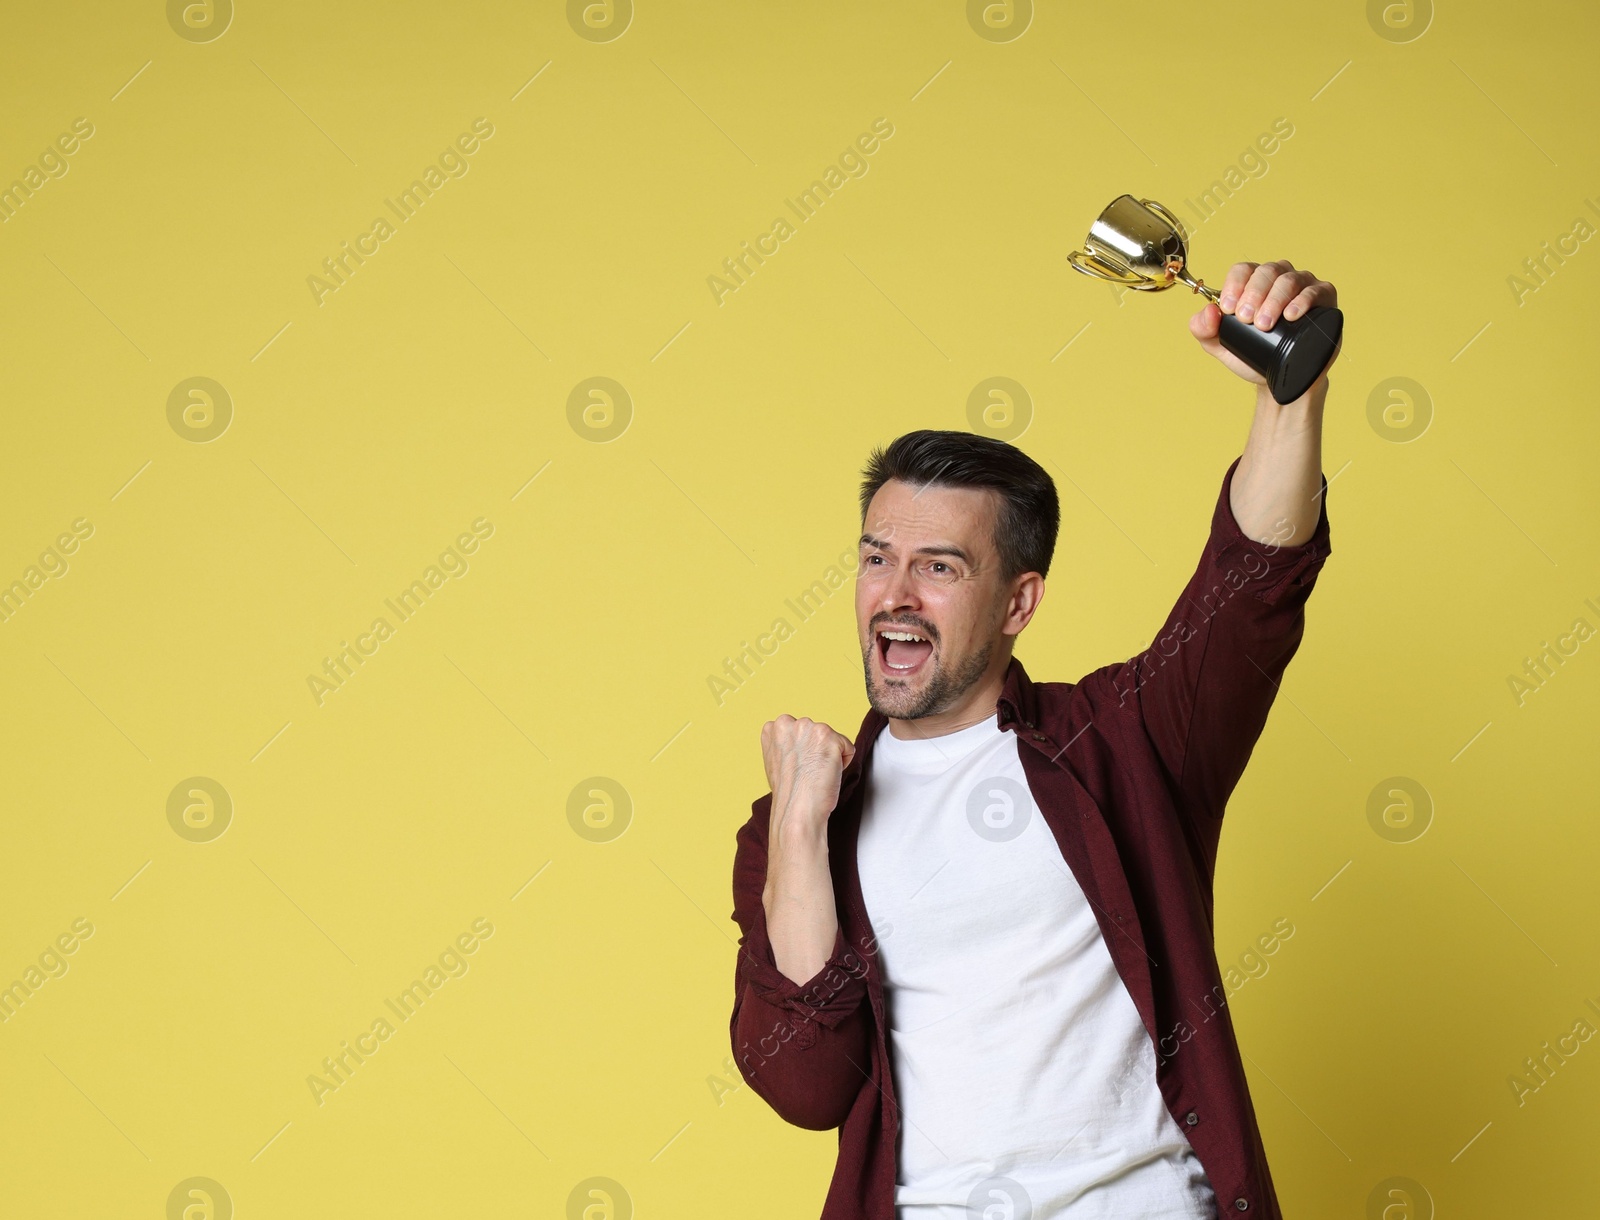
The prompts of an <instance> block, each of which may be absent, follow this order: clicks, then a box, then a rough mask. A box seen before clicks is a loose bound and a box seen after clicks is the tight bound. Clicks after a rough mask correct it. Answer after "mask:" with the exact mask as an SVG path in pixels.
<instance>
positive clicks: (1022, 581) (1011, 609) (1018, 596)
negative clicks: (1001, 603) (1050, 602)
mask: <svg viewBox="0 0 1600 1220" xmlns="http://www.w3.org/2000/svg"><path fill="white" fill-rule="evenodd" d="M1043 600H1044V577H1043V576H1040V575H1039V573H1037V572H1024V573H1023V574H1022V575H1021V576H1018V577H1017V578H1016V579H1015V580H1013V581H1012V582H1011V593H1010V595H1009V597H1008V598H1007V599H1006V607H1005V611H1006V616H1005V619H1004V621H1003V622H1002V623H1001V624H1000V634H1001V635H1013V636H1014V635H1021V634H1022V629H1023V628H1024V627H1026V626H1027V625H1028V624H1029V623H1030V622H1032V621H1033V615H1034V612H1035V611H1037V610H1038V609H1039V603H1040V602H1041V601H1043Z"/></svg>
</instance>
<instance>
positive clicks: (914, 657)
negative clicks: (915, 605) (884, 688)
mask: <svg viewBox="0 0 1600 1220" xmlns="http://www.w3.org/2000/svg"><path fill="white" fill-rule="evenodd" d="M932 655H933V642H932V641H931V640H930V639H929V638H928V637H927V636H925V635H923V634H922V633H921V632H920V631H915V630H913V629H911V628H908V627H880V628H879V629H878V660H879V662H880V664H881V665H882V667H883V671H884V673H886V674H889V675H890V676H891V677H896V678H909V677H911V676H913V675H914V674H916V673H917V672H918V671H919V670H920V669H921V668H922V667H923V665H924V664H925V663H926V662H927V660H928V658H929V657H931V656H932Z"/></svg>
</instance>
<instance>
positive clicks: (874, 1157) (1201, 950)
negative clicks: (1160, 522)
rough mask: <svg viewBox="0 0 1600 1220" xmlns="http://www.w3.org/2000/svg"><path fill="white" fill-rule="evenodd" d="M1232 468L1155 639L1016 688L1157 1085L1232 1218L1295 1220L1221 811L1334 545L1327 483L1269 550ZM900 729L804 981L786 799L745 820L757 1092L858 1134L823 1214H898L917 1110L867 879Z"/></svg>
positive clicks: (845, 1142) (1016, 670)
mask: <svg viewBox="0 0 1600 1220" xmlns="http://www.w3.org/2000/svg"><path fill="white" fill-rule="evenodd" d="M1238 464H1239V463H1238V459H1235V460H1234V462H1233V464H1232V465H1230V466H1229V467H1228V471H1227V474H1226V475H1224V476H1223V480H1222V492H1221V494H1220V495H1219V496H1218V498H1217V506H1216V511H1215V513H1214V514H1213V515H1212V519H1211V534H1210V537H1209V538H1208V539H1207V540H1206V546H1205V550H1204V551H1203V552H1202V553H1201V556H1200V563H1199V566H1198V567H1197V568H1196V569H1195V573H1194V575H1193V577H1191V578H1190V580H1189V583H1188V585H1187V586H1186V587H1185V588H1184V590H1183V593H1182V594H1181V595H1180V596H1179V598H1178V601H1177V604H1176V605H1175V606H1174V607H1173V609H1172V612H1171V614H1170V615H1168V617H1167V621H1166V623H1165V625H1164V626H1163V627H1162V629H1161V632H1160V634H1158V635H1157V636H1156V638H1155V641H1154V642H1153V643H1152V644H1151V646H1150V647H1149V648H1147V649H1145V650H1144V651H1143V652H1141V653H1140V654H1139V655H1137V656H1135V657H1132V658H1131V659H1129V660H1127V661H1123V662H1120V663H1118V664H1115V665H1108V666H1106V667H1105V668H1103V669H1097V670H1095V671H1094V672H1093V673H1091V674H1089V675H1087V676H1086V677H1085V678H1083V680H1082V681H1080V682H1078V683H1076V684H1074V683H1069V682H1040V683H1035V682H1032V681H1030V680H1029V678H1028V675H1027V673H1026V672H1025V671H1024V669H1023V668H1022V663H1021V662H1020V661H1017V660H1015V659H1013V660H1012V662H1011V665H1010V668H1009V669H1008V670H1007V671H1006V676H1005V686H1004V689H1003V690H1002V692H1001V694H1000V699H999V706H998V716H999V725H1000V728H1001V729H1003V730H1007V731H1009V732H1013V733H1016V734H1017V739H1018V747H1019V749H1018V752H1019V753H1020V755H1021V757H1022V768H1023V771H1024V773H1025V774H1026V775H1027V779H1028V787H1029V789H1030V790H1031V791H1032V793H1033V798H1034V801H1035V803H1036V804H1037V806H1038V808H1039V811H1040V813H1041V814H1042V815H1043V817H1044V819H1045V821H1046V823H1047V824H1048V825H1049V827H1050V830H1051V833H1052V834H1054V836H1055V840H1056V843H1057V844H1058V845H1059V846H1060V848H1061V854H1062V856H1063V858H1064V859H1065V860H1066V862H1067V864H1068V866H1069V867H1070V868H1071V869H1072V873H1073V876H1074V877H1076V878H1077V881H1078V884H1079V885H1080V886H1081V887H1082V889H1083V892H1084V895H1085V896H1086V897H1087V898H1088V900H1089V902H1090V904H1091V905H1092V906H1093V908H1094V912H1095V917H1096V919H1097V920H1098V922H1099V925H1100V932H1101V934H1102V935H1103V936H1104V937H1105V942H1106V947H1107V948H1108V949H1109V950H1110V951H1111V960H1112V961H1113V962H1114V963H1115V965H1116V968H1117V973H1118V974H1119V975H1121V977H1122V981H1123V983H1124V984H1125V985H1126V986H1127V988H1128V993H1129V995H1130V996H1131V997H1132V998H1133V1002H1134V1006H1135V1007H1136V1008H1137V1009H1138V1011H1139V1016H1140V1018H1141V1019H1142V1020H1143V1022H1144V1026H1145V1028H1146V1029H1147V1030H1148V1031H1149V1033H1150V1038H1151V1042H1152V1044H1153V1045H1154V1047H1155V1053H1156V1065H1157V1066H1156V1081H1157V1084H1158V1085H1159V1087H1160V1089H1161V1095H1162V1097H1163V1098H1164V1099H1165V1101H1166V1104H1167V1109H1168V1110H1169V1111H1170V1112H1171V1114H1172V1117H1173V1118H1174V1119H1175V1120H1176V1121H1177V1123H1178V1126H1179V1128H1180V1129H1181V1130H1182V1131H1183V1132H1184V1134H1185V1135H1187V1136H1188V1138H1189V1143H1190V1145H1191V1146H1192V1147H1193V1148H1194V1151H1195V1153H1196V1155H1197V1156H1198V1157H1199V1159H1200V1163H1201V1164H1202V1165H1203V1166H1204V1168H1205V1171H1206V1174H1207V1175H1208V1176H1209V1178H1210V1179H1211V1184H1212V1187H1213V1188H1214V1189H1215V1191H1216V1195H1217V1204H1218V1208H1219V1210H1220V1211H1221V1212H1222V1213H1223V1214H1233V1215H1239V1216H1246V1217H1249V1216H1255V1217H1259V1218H1260V1220H1281V1212H1280V1211H1279V1208H1278V1199H1277V1195H1276V1194H1275V1192H1274V1191H1273V1186H1272V1175H1271V1173H1270V1171H1269V1170H1268V1168H1267V1158H1266V1152H1265V1150H1264V1149H1263V1147H1262V1143H1261V1132H1260V1129H1259V1128H1258V1126H1257V1124H1256V1116H1255V1109H1254V1107H1253V1106H1252V1104H1251V1101H1250V1090H1249V1088H1248V1086H1247V1085H1246V1083H1245V1074H1244V1066H1243V1064H1242V1063H1241V1062H1240V1058H1239V1047H1238V1042H1237V1039H1236V1038H1235V1035H1234V1030H1233V1021H1232V1018H1231V1016H1230V1015H1229V1011H1228V1007H1227V992H1226V990H1225V989H1224V987H1223V984H1222V978H1221V974H1220V972H1219V970H1218V967H1217V959H1216V952H1215V949H1214V948H1213V935H1212V933H1213V929H1212V892H1211V883H1212V876H1213V873H1214V870H1215V866H1216V858H1217V841H1218V839H1219V837H1220V835H1221V831H1222V814H1223V810H1224V808H1225V807H1226V804H1227V800H1228V795H1229V794H1230V793H1231V792H1232V791H1233V788H1234V785H1235V784H1236V783H1237V782H1238V780H1239V776H1240V775H1241V774H1242V773H1243V771H1244V767H1245V763H1246V762H1247V761H1248V760H1249V758H1250V752H1251V750H1252V749H1253V748H1254V746H1255V742H1256V739H1257V737H1259V736H1260V734H1261V729H1262V726H1263V725H1264V724H1265V723H1266V719H1267V712H1268V710H1269V709H1270V708H1271V707H1272V701H1273V697H1274V696H1275V695H1276V694H1277V689H1278V682H1279V680H1280V679H1281V678H1282V676H1283V670H1284V667H1285V666H1286V665H1288V663H1289V659H1290V658H1291V657H1292V656H1294V653H1295V650H1296V649H1297V648H1298V647H1299V645H1300V637H1301V634H1302V632H1303V630H1304V625H1305V601H1306V598H1307V597H1308V596H1310V593H1311V589H1312V586H1313V585H1314V584H1315V583H1316V578H1317V574H1318V572H1319V571H1320V570H1321V568H1322V564H1323V561H1324V560H1325V559H1326V558H1327V556H1328V554H1329V551H1330V544H1329V536H1328V515H1327V506H1326V500H1327V495H1326V491H1327V482H1326V480H1324V481H1323V494H1322V500H1323V506H1322V509H1321V512H1320V514H1319V518H1318V521H1317V528H1316V532H1315V533H1314V534H1313V535H1312V537H1311V538H1310V539H1309V540H1308V541H1307V542H1305V543H1303V544H1301V545H1299V546H1292V547H1284V546H1276V545H1274V544H1271V543H1259V542H1255V541H1252V540H1251V539H1249V538H1247V537H1246V536H1245V535H1244V534H1243V533H1242V532H1241V531H1240V529H1239V525H1238V522H1237V521H1236V520H1235V519H1234V516H1233V511H1232V508H1231V507H1230V506H1229V502H1228V491H1229V487H1230V486H1231V484H1232V482H1233V472H1234V469H1235V468H1236V467H1237V466H1238ZM887 723H888V721H887V720H886V719H885V717H883V716H882V715H881V714H879V713H878V712H876V711H869V712H868V713H867V716H866V719H865V720H863V721H862V722H861V733H860V735H859V736H858V737H857V738H856V753H855V757H854V758H853V759H852V760H851V762H850V765H849V766H848V767H847V768H845V772H844V779H843V782H842V785H841V788H840V794H839V804H838V806H837V807H836V808H835V810H834V813H833V815H832V816H831V817H830V819H829V822H828V851H829V868H830V871H831V873H832V877H833V889H834V894H835V896H836V902H837V907H838V915H839V935H838V937H837V938H836V940H835V942H834V947H833V954H832V956H831V957H830V959H829V961H828V962H827V964H826V965H825V966H823V968H822V969H821V970H819V971H818V972H817V974H816V976H815V977H814V978H812V979H809V980H807V981H806V982H805V983H804V984H796V983H794V982H792V981H790V980H789V979H788V978H786V977H784V975H783V974H781V973H780V972H779V971H778V969H777V966H776V965H775V963H774V960H773V955H772V946H771V944H770V942H769V941H768V939H767V925H766V914H765V910H764V908H763V906H762V902H761V892H762V889H763V887H764V885H765V881H766V875H767V850H766V843H767V823H768V819H769V817H770V815H771V809H772V795H771V794H770V793H768V794H767V795H766V796H763V797H762V798H761V799H760V800H758V801H756V802H755V804H754V806H753V808H752V812H751V816H750V820H749V821H748V822H746V823H745V824H744V826H743V827H741V828H740V830H739V834H738V846H737V852H736V855H735V859H734V865H733V901H734V912H733V917H734V919H735V920H736V921H737V922H738V924H739V927H740V928H741V930H742V931H743V936H742V937H741V938H740V942H739V955H738V964H737V967H736V973H735V981H734V987H735V991H734V1003H733V1018H732V1021H731V1022H730V1034H731V1036H732V1040H733V1050H734V1057H735V1058H736V1059H737V1060H738V1061H739V1068H740V1071H741V1072H742V1073H743V1074H744V1078H745V1080H746V1081H748V1082H749V1084H750V1087H751V1088H752V1089H754V1090H755V1092H756V1093H758V1094H759V1095H760V1096H761V1097H763V1098H765V1099H766V1101H767V1103H768V1104H769V1105H771V1106H772V1108H773V1109H774V1110H776V1111H777V1112H778V1114H779V1115H780V1116H782V1117H783V1118H784V1119H786V1120H787V1121H789V1122H791V1123H794V1124H796V1125H797V1126H801V1127H808V1128H811V1129H813V1130H826V1129H828V1128H830V1127H839V1128H840V1131H839V1159H838V1163H837V1165H836V1166H835V1168H834V1173H833V1182H832V1184H831V1186H830V1187H829V1189H828V1198H827V1202H826V1204H825V1205H824V1207H823V1210H822V1220H894V1215H895V1211H894V1190H895V1182H896V1148H897V1136H898V1129H899V1108H898V1106H897V1104H896V1102H895V1095H894V1082H893V1079H892V1077H891V1073H890V1071H889V1063H890V1058H889V1047H888V1044H887V1042H886V1032H885V1031H886V1025H885V1021H884V1001H883V984H882V977H881V973H880V970H879V966H878V961H877V952H876V947H877V942H876V940H875V938H874V936H873V932H872V927H871V924H870V923H869V922H868V919H867V911H866V906H865V903H864V902H863V900H862V896H861V879H860V875H859V873H858V872H857V869H856V834H857V829H858V827H859V825H860V820H861V807H862V792H863V790H864V785H863V784H862V783H861V780H862V777H863V776H864V775H865V774H866V773H867V768H868V767H869V766H870V765H871V762H872V746H873V743H874V741H875V740H876V739H877V736H878V734H879V732H880V730H882V729H883V727H884V726H885V725H886V724H887Z"/></svg>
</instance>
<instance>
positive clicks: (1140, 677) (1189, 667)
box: [1080, 263, 1335, 868]
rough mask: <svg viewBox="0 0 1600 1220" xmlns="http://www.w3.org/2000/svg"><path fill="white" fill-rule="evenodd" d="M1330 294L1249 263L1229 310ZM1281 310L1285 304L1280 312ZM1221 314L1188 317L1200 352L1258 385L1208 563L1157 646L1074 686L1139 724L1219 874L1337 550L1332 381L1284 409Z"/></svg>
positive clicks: (1274, 306)
mask: <svg viewBox="0 0 1600 1220" xmlns="http://www.w3.org/2000/svg"><path fill="white" fill-rule="evenodd" d="M1334 303H1335V297H1334V290H1333V286H1332V285H1331V284H1324V283H1322V282H1321V281H1319V280H1316V279H1315V277H1313V276H1310V274H1309V273H1306V272H1296V271H1293V270H1292V269H1289V266H1288V264H1287V263H1269V264H1265V265H1264V266H1259V267H1258V266H1256V265H1255V264H1252V263H1241V264H1239V265H1237V266H1235V267H1234V268H1233V269H1232V270H1231V271H1230V272H1229V274H1228V279H1227V282H1226V283H1225V285H1224V287H1223V293H1222V304H1223V305H1225V306H1227V307H1228V310H1229V311H1230V312H1237V313H1238V315H1239V316H1240V317H1241V319H1244V318H1246V317H1249V318H1252V319H1254V321H1255V323H1256V325H1259V326H1262V327H1263V328H1264V329H1266V328H1270V327H1271V326H1272V324H1273V323H1274V322H1276V320H1277V318H1278V317H1279V316H1280V314H1286V315H1287V316H1289V317H1291V318H1293V317H1296V316H1298V315H1299V314H1300V313H1303V312H1304V311H1305V310H1306V309H1308V308H1310V307H1311V306H1312V305H1313V304H1323V305H1331V304H1334ZM1286 306H1287V308H1285V307H1286ZM1219 317H1220V313H1219V310H1218V307H1217V306H1216V305H1207V306H1206V308H1205V309H1203V310H1201V311H1200V313H1199V314H1197V315H1196V316H1195V317H1194V318H1192V319H1191V320H1190V329H1191V331H1192V332H1193V333H1194V335H1195V337H1196V338H1197V339H1199V340H1200V343H1201V346H1202V347H1204V348H1205V349H1206V350H1207V351H1210V352H1211V353H1212V354H1213V355H1215V356H1216V357H1217V358H1218V359H1219V360H1221V361H1222V362H1223V363H1224V364H1226V365H1227V366H1228V367H1229V368H1230V369H1232V370H1233V371H1234V372H1235V373H1237V374H1238V375H1239V376H1240V377H1243V378H1245V379H1246V380H1248V381H1251V382H1253V383H1255V384H1256V386H1257V395H1256V408H1255V418H1254V420H1253V421H1252V423H1251V428H1250V436H1249V439H1248V440H1247V442H1246V444H1245V450H1244V453H1243V454H1241V455H1240V457H1239V458H1238V459H1237V460H1236V461H1235V462H1234V463H1233V465H1232V466H1230V467H1229V469H1228V473H1227V474H1226V475H1225V476H1224V479H1223V485H1222V490H1221V493H1220V494H1219V496H1218V499H1217V504H1216V507H1215V509H1214V511H1213V513H1212V520H1211V532H1210V535H1209V537H1208V538H1207V540H1206V545H1205V549H1204V550H1203V551H1202V553H1201V556H1200V561H1199V563H1198V564H1197V565H1196V567H1195V571H1194V574H1193V575H1192V576H1191V577H1190V579H1189V582H1188V584H1187V585H1186V586H1185V587H1184V589H1183V592H1182V593H1180V594H1179V596H1178V599H1177V601H1176V603H1175V604H1174V605H1173V607H1172V610H1171V612H1170V613H1169V614H1168V616H1167V619H1166V622H1165V623H1164V624H1163V625H1162V628H1161V631H1160V632H1159V633H1158V634H1157V636H1156V638H1155V640H1154V641H1153V642H1152V643H1151V645H1150V647H1148V648H1146V649H1145V650H1144V651H1142V652H1140V653H1139V654H1138V655H1137V656H1135V657H1132V658H1130V659H1129V660H1127V661H1125V662H1122V663H1120V664H1117V665H1111V666H1107V667H1105V668H1104V669H1101V670H1097V671H1096V672H1095V673H1093V674H1090V675H1088V676H1087V677H1086V678H1085V679H1084V681H1083V682H1082V683H1081V684H1080V685H1081V687H1082V688H1083V693H1084V694H1085V695H1086V696H1087V697H1088V698H1089V700H1090V703H1091V707H1092V708H1093V713H1092V714H1093V716H1094V718H1095V719H1096V720H1099V719H1100V718H1101V717H1102V716H1103V717H1106V718H1108V719H1109V718H1117V717H1124V718H1125V717H1129V716H1133V717H1137V719H1138V723H1139V726H1140V728H1142V730H1143V731H1144V732H1145V733H1146V734H1148V736H1149V738H1150V740H1151V742H1152V743H1153V744H1154V746H1155V748H1156V751H1157V753H1158V754H1159V756H1160V758H1161V761H1162V763H1163V765H1164V767H1165V769H1166V771H1167V774H1168V778H1169V780H1170V782H1171V784H1172V786H1173V788H1174V790H1175V791H1176V792H1177V793H1178V796H1179V802H1178V804H1179V808H1180V810H1182V812H1183V813H1184V814H1185V816H1187V817H1188V818H1189V820H1190V822H1191V824H1192V825H1193V827H1194V828H1195V831H1196V837H1197V841H1198V842H1199V843H1200V844H1202V846H1203V848H1204V851H1205V856H1206V864H1207V867H1208V868H1211V867H1214V865H1215V859H1216V855H1215V853H1216V846H1217V842H1218V838H1219V836H1220V833H1221V818H1222V814H1223V811H1224V809H1225V808H1226V805H1227V800H1228V797H1229V795H1230V794H1231V793H1232V791H1233V789H1234V786H1235V785H1236V784H1237V783H1238V781H1239V777H1240V775H1242V774H1243V772H1244V768H1245V764H1246V763H1247V762H1248V761H1249V758H1250V754H1251V751H1252V750H1253V749H1254V747H1255V743H1256V740H1257V738H1258V737H1259V736H1260V734H1261V730H1262V728H1263V727H1264V726H1265V724H1266V719H1267V713H1268V712H1269V711H1270V710H1271V707H1272V703H1273V700H1274V699H1275V698H1276V696H1277V692H1278V684H1279V683H1280V682H1281V681H1282V678H1283V672H1284V670H1285V668H1286V667H1287V666H1288V664H1289V660H1290V658H1292V657H1293V656H1294V654H1295V652H1296V650H1297V649H1298V648H1299V646H1300V639H1301V636H1302V634H1303V632H1304V628H1305V603H1306V599H1307V598H1308V597H1309V596H1310V594H1311V590H1312V587H1313V586H1314V584H1315V583H1316V579H1317V574H1318V573H1319V572H1320V570H1321V568H1322V564H1323V561H1324V560H1325V559H1326V558H1327V556H1328V554H1329V553H1330V551H1331V549H1332V548H1331V543H1330V536H1329V531H1328V517H1327V508H1326V499H1327V494H1326V493H1327V484H1326V482H1325V480H1324V479H1323V478H1322V475H1321V448H1322V410H1323V402H1324V400H1325V398H1326V395H1327V391H1328V378H1327V377H1326V375H1324V376H1322V377H1320V378H1318V379H1317V382H1316V383H1315V384H1314V385H1313V386H1312V387H1311V389H1310V390H1308V391H1307V392H1306V394H1305V395H1304V396H1303V397H1301V398H1299V399H1297V400H1296V401H1294V402H1292V403H1289V404H1287V405H1284V406H1279V405H1278V404H1277V403H1276V402H1274V401H1273V399H1272V396H1271V395H1270V394H1269V393H1268V392H1267V390H1266V387H1265V385H1264V384H1263V383H1262V379H1261V377H1260V375H1259V374H1257V373H1256V372H1255V371H1254V370H1252V369H1250V368H1248V367H1247V366H1245V365H1244V364H1242V363H1241V362H1240V361H1238V360H1237V359H1236V358H1235V357H1234V356H1233V355H1232V354H1231V353H1229V352H1227V351H1226V350H1225V349H1223V348H1222V346H1221V345H1220V344H1219V343H1218V342H1217V337H1216V336H1217V328H1218V319H1219Z"/></svg>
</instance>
